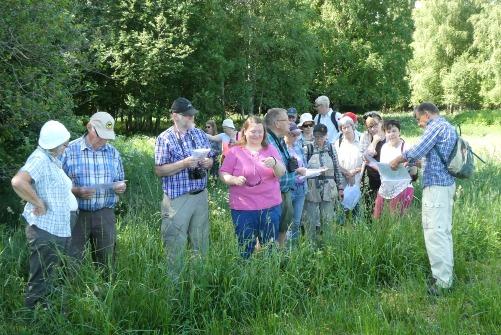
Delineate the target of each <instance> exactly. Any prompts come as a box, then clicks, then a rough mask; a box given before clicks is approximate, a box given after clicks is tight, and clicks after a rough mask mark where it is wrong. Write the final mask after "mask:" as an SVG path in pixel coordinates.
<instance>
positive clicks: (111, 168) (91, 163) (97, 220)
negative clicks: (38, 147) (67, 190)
mask: <svg viewBox="0 0 501 335" xmlns="http://www.w3.org/2000/svg"><path fill="white" fill-rule="evenodd" d="M114 126H115V120H114V119H113V117H112V116H111V115H110V114H108V113H106V112H97V113H95V114H94V115H92V117H91V118H90V121H89V123H87V127H86V128H87V131H86V133H85V134H84V135H83V136H82V137H80V138H78V139H76V140H74V141H73V142H71V143H70V145H69V146H68V148H67V149H66V151H65V152H64V154H63V157H62V159H61V161H62V164H63V169H64V171H65V172H66V174H67V175H68V176H69V177H70V179H71V180H72V181H73V188H72V192H73V194H74V195H75V196H76V197H77V200H78V209H79V214H78V219H77V223H76V225H75V227H73V229H72V232H71V247H70V253H71V254H72V255H73V256H75V257H76V258H77V259H82V257H83V253H84V250H85V244H86V243H87V241H90V243H91V248H92V249H91V252H92V258H93V260H94V262H96V263H98V264H100V265H107V264H108V263H112V262H113V259H114V253H115V242H116V227H115V213H114V207H115V205H116V203H117V202H118V195H119V194H122V193H123V192H125V189H126V184H125V180H124V169H123V165H122V159H121V157H120V153H119V152H118V150H117V149H115V147H113V146H112V145H110V144H109V143H108V141H109V140H114V139H115V132H114V130H113V129H114Z"/></svg>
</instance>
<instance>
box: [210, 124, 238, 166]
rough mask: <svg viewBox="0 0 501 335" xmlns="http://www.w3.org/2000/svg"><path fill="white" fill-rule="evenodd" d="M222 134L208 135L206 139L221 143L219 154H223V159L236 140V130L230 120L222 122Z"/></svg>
mask: <svg viewBox="0 0 501 335" xmlns="http://www.w3.org/2000/svg"><path fill="white" fill-rule="evenodd" d="M222 126H223V132H222V133H219V134H217V135H214V136H212V135H209V134H207V138H208V139H209V140H210V141H215V142H220V143H221V152H222V154H223V158H224V156H225V155H226V153H227V152H228V150H229V149H230V146H231V145H233V144H235V143H236V141H237V140H238V138H237V137H238V136H237V130H236V129H235V124H234V123H233V120H232V119H224V120H223V124H222Z"/></svg>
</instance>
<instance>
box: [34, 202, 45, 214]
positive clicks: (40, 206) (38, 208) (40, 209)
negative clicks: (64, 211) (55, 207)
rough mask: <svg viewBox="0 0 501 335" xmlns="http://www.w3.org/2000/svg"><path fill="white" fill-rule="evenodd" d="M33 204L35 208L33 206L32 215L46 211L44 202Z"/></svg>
mask: <svg viewBox="0 0 501 335" xmlns="http://www.w3.org/2000/svg"><path fill="white" fill-rule="evenodd" d="M34 206H35V208H33V215H35V216H42V215H45V213H47V208H45V204H44V203H43V202H42V203H40V204H38V205H34Z"/></svg>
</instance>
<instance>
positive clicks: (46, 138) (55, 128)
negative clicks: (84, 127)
mask: <svg viewBox="0 0 501 335" xmlns="http://www.w3.org/2000/svg"><path fill="white" fill-rule="evenodd" d="M70 136H71V135H70V132H69V131H68V129H66V127H65V126H64V125H63V124H62V123H61V122H58V121H54V120H50V121H47V122H45V124H44V125H43V126H42V129H40V137H39V138H38V145H40V147H42V149H48V150H49V149H54V148H56V147H58V146H60V145H61V144H63V143H64V142H66V141H68V140H69V139H70Z"/></svg>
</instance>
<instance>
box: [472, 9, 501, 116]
mask: <svg viewBox="0 0 501 335" xmlns="http://www.w3.org/2000/svg"><path fill="white" fill-rule="evenodd" d="M470 21H471V23H472V24H473V29H474V32H473V44H472V46H471V51H470V53H471V55H472V57H471V61H472V63H474V64H475V65H476V66H477V68H478V75H479V76H480V92H479V94H480V96H481V97H482V99H483V105H484V106H485V107H499V106H501V43H500V41H501V4H500V3H499V1H489V2H487V3H484V4H483V6H482V11H481V12H480V13H479V14H476V15H473V16H472V17H471V18H470Z"/></svg>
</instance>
